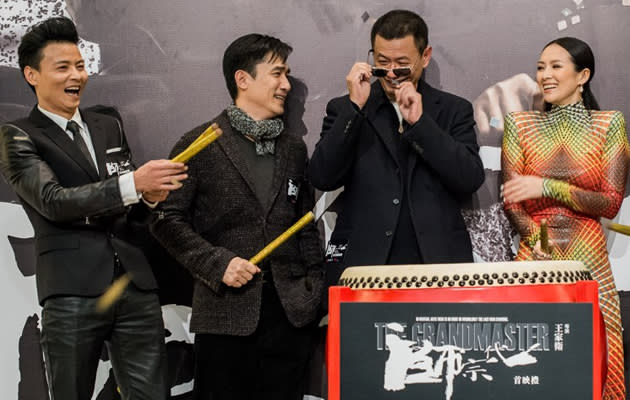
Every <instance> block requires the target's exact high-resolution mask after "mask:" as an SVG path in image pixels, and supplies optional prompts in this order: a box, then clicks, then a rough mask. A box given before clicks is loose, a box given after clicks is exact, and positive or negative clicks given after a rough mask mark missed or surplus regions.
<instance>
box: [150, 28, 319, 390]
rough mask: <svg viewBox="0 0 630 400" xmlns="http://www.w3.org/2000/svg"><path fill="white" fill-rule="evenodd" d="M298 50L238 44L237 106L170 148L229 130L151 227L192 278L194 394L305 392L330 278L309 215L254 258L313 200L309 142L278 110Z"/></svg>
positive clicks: (232, 54) (232, 83) (193, 164)
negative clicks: (214, 129) (258, 258)
mask: <svg viewBox="0 0 630 400" xmlns="http://www.w3.org/2000/svg"><path fill="white" fill-rule="evenodd" d="M291 51H292V49H291V47H290V46H289V45H288V44H286V43H284V42H282V41H280V40H279V39H276V38H273V37H270V36H265V35H260V34H249V35H245V36H242V37H240V38H238V39H236V40H235V41H234V42H232V44H230V45H229V46H228V48H227V49H226V51H225V54H224V57H223V74H224V76H225V81H226V84H227V86H228V90H229V92H230V95H231V97H232V99H233V100H234V104H232V105H230V106H228V107H227V109H226V110H224V111H223V112H222V113H221V114H219V115H218V116H217V117H216V118H214V119H213V120H212V121H209V122H206V123H204V124H202V125H200V126H198V127H197V128H195V129H193V130H192V131H190V132H188V133H186V134H185V135H184V136H183V137H182V138H181V139H180V141H179V142H178V143H177V144H176V145H175V148H174V149H173V154H175V153H177V152H179V151H181V150H182V149H184V148H185V147H186V146H188V145H189V144H190V143H192V142H193V141H194V140H195V139H196V138H197V137H198V136H199V134H201V133H202V132H203V131H204V130H205V129H206V128H207V127H208V126H210V124H212V123H213V122H216V123H217V124H218V125H219V126H220V127H221V129H222V130H223V134H222V135H221V137H219V139H217V141H216V143H213V144H211V145H210V146H209V147H207V148H205V149H204V150H202V151H201V152H200V153H199V154H198V155H197V156H195V158H193V159H192V160H191V161H190V162H189V164H188V165H189V168H190V169H189V175H190V178H189V179H188V180H187V181H186V182H185V183H184V186H183V187H182V189H180V190H179V191H177V192H176V193H173V195H172V196H170V197H169V198H168V200H167V201H166V202H164V203H163V204H162V205H161V207H162V217H161V218H159V219H158V220H157V221H156V222H155V223H154V224H153V226H152V229H153V234H154V235H155V237H156V238H157V239H158V240H159V241H160V242H161V243H162V245H164V247H165V248H166V249H167V250H168V251H169V252H170V253H171V254H172V255H173V256H174V257H175V258H176V259H177V261H179V263H180V264H181V265H182V266H184V267H185V268H186V269H188V270H189V271H190V273H191V275H192V276H193V278H194V279H195V288H194V295H193V305H192V316H191V321H190V329H191V331H192V332H194V333H195V363H196V366H195V383H194V390H193V392H194V396H195V398H199V399H202V398H203V399H206V398H212V399H217V400H221V399H229V400H240V399H253V398H260V399H274V400H275V399H278V400H283V399H286V400H293V399H301V398H302V393H303V388H302V382H303V380H302V378H303V374H304V372H305V368H306V362H307V358H308V354H309V352H310V347H311V346H310V344H311V342H312V337H313V334H314V328H315V326H314V324H315V319H316V317H317V312H318V310H319V308H320V300H321V296H322V288H323V284H324V277H323V273H322V249H321V244H320V241H319V236H318V232H317V229H316V227H315V225H314V224H313V223H309V224H308V225H307V226H306V227H304V228H303V229H302V230H301V231H299V232H298V233H296V234H295V235H294V236H293V237H291V238H290V239H289V240H288V241H287V242H285V243H284V244H282V245H281V246H280V247H279V248H278V249H277V250H275V251H274V252H273V253H272V254H271V255H270V256H268V257H267V258H266V259H265V260H264V261H263V262H262V263H259V264H258V265H254V264H252V263H251V262H249V261H248V260H249V259H250V258H251V257H253V256H254V255H255V254H256V253H257V252H258V251H259V250H261V249H262V248H263V247H264V246H265V245H266V244H267V243H269V242H271V241H272V240H273V239H275V238H276V237H277V236H279V235H280V234H282V233H283V232H284V231H285V230H286V229H287V228H289V227H290V226H291V225H292V224H293V223H294V222H296V221H297V220H298V219H299V218H300V217H301V216H302V215H304V214H305V213H306V212H308V211H310V210H311V208H312V207H313V203H314V198H313V191H312V189H311V188H310V187H309V184H308V182H307V181H306V180H305V177H304V175H305V168H306V162H307V153H306V145H305V144H304V142H303V141H302V139H301V138H300V137H299V136H297V135H295V134H292V133H291V132H288V131H287V130H286V129H285V128H284V125H283V122H282V120H281V118H280V117H281V115H282V114H283V113H284V106H285V100H286V98H287V95H288V93H289V90H291V84H290V82H289V80H288V73H289V66H288V65H287V58H288V56H289V54H290V53H291Z"/></svg>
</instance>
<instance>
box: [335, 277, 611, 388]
mask: <svg viewBox="0 0 630 400" xmlns="http://www.w3.org/2000/svg"><path fill="white" fill-rule="evenodd" d="M553 286H555V285H553ZM343 289H346V288H343ZM350 292H353V293H355V294H356V293H358V292H367V293H369V292H372V293H374V292H378V291H361V290H359V291H349V292H348V293H350ZM378 296H379V297H382V295H381V294H378ZM333 297H334V296H333ZM357 297H361V298H360V299H359V300H358V301H341V302H340V303H339V304H338V308H337V307H333V309H331V316H332V314H334V313H336V312H337V311H338V312H339V315H338V319H337V318H336V317H334V318H331V331H329V333H331V334H332V335H331V337H330V338H329V339H330V340H331V342H329V345H330V346H331V347H332V349H333V352H337V351H338V358H337V357H336V356H335V355H333V354H331V353H329V361H330V365H329V367H330V368H332V370H334V371H333V373H332V374H331V375H332V378H333V379H338V384H337V383H332V382H331V384H330V386H329V387H330V388H331V390H332V391H331V393H330V394H331V396H330V399H336V398H339V399H343V400H350V399H367V398H369V399H375V400H380V399H383V400H389V399H392V400H404V399H442V400H466V399H497V400H498V399H501V400H504V399H507V398H509V399H510V400H530V399H537V400H543V399H561V398H570V399H584V400H588V399H593V398H594V393H595V391H596V390H601V383H600V382H599V381H598V379H593V377H594V376H598V377H599V375H600V372H601V371H600V369H599V368H598V367H596V364H597V362H599V361H600V359H601V357H600V356H599V354H600V353H601V351H599V350H598V351H595V352H594V346H596V347H597V348H599V349H601V346H600V344H601V343H600V338H599V337H598V338H595V339H594V336H598V335H594V333H595V332H596V331H598V329H599V328H598V327H597V325H598V324H599V323H600V321H598V319H597V318H594V315H595V314H594V308H595V311H596V312H599V311H598V309H597V305H596V303H590V302H570V301H569V302H567V301H566V299H564V300H565V301H563V302H553V301H552V302H527V300H526V299H524V300H522V301H521V302H496V301H495V302H453V299H451V300H446V301H445V302H439V301H438V302H414V301H381V300H374V301H370V300H371V299H370V298H369V297H370V296H369V294H368V295H363V296H357ZM455 297H457V296H455ZM337 323H338V325H337ZM337 328H338V335H337ZM594 328H595V329H594ZM337 345H338V347H337ZM604 354H605V353H604ZM331 355H332V357H331ZM337 362H338V364H337ZM337 367H338V371H337V370H336V368H337ZM336 372H338V373H336ZM337 393H338V395H337Z"/></svg>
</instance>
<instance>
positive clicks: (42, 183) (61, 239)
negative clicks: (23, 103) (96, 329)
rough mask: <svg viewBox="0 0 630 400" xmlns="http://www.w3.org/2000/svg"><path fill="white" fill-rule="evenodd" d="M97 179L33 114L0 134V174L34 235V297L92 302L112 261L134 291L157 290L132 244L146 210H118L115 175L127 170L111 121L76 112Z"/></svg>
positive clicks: (54, 129)
mask: <svg viewBox="0 0 630 400" xmlns="http://www.w3.org/2000/svg"><path fill="white" fill-rule="evenodd" d="M81 117H82V119H83V121H84V122H85V123H86V124H87V125H88V128H89V130H90V136H91V138H92V142H93V145H94V150H95V153H96V158H97V161H98V169H99V171H98V172H97V171H96V170H95V169H94V168H93V167H91V165H90V163H89V162H88V160H87V159H86V158H85V157H84V155H83V154H82V153H81V152H80V150H79V149H78V147H77V146H76V145H75V143H74V142H73V141H72V140H71V139H70V138H69V137H68V135H67V134H66V133H65V132H64V131H63V130H62V129H61V128H59V126H58V125H56V124H55V123H54V122H53V121H52V120H51V119H50V118H48V117H46V116H45V115H43V114H42V113H41V112H40V111H39V110H38V109H37V107H35V108H33V110H32V112H31V113H30V115H29V116H28V117H27V118H24V119H21V120H17V121H13V122H10V123H8V124H5V125H2V126H1V127H0V171H1V172H2V175H3V177H4V178H5V179H6V181H7V182H8V183H9V184H10V185H11V187H12V188H13V189H14V190H15V191H16V193H17V195H18V197H19V198H20V200H21V202H22V204H23V206H24V209H25V211H26V214H27V215H28V217H29V219H30V221H31V223H32V225H33V228H34V230H35V247H36V252H37V272H36V279H37V293H38V297H39V301H40V303H42V304H43V302H44V301H45V300H46V298H48V297H49V296H53V295H55V296H56V295H74V296H98V295H100V294H102V293H103V292H104V290H105V289H106V288H107V287H108V286H109V284H111V282H112V278H113V274H114V255H115V254H118V257H119V258H120V260H121V262H122V264H123V267H124V268H125V270H127V271H128V272H130V273H131V276H132V280H133V282H134V283H135V284H136V286H138V287H139V288H140V289H146V290H149V289H155V288H156V287H157V285H156V283H155V279H154V277H153V273H152V272H151V269H150V267H149V264H148V262H147V260H146V258H145V256H144V253H143V252H142V250H141V249H140V248H139V245H138V244H139V242H138V241H137V240H138V239H137V238H138V237H139V234H140V233H141V231H142V225H143V224H146V223H147V222H148V220H149V218H150V215H151V213H150V211H149V210H148V208H147V207H146V206H145V205H144V204H142V203H139V204H136V205H134V206H132V207H125V206H124V205H123V201H122V198H121V194H120V189H119V185H118V175H119V174H122V173H125V172H129V171H131V170H132V169H133V165H132V162H131V153H130V151H129V148H128V146H127V141H126V139H125V135H124V132H123V129H122V126H121V124H120V123H119V122H118V120H117V119H115V118H112V117H109V116H106V115H102V114H97V113H93V112H89V111H84V110H82V111H81Z"/></svg>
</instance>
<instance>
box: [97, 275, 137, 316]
mask: <svg viewBox="0 0 630 400" xmlns="http://www.w3.org/2000/svg"><path fill="white" fill-rule="evenodd" d="M129 282H131V277H130V276H129V274H128V273H126V274H123V275H121V276H120V278H118V279H116V280H115V281H114V282H112V284H111V285H110V286H109V287H108V288H107V290H106V291H105V293H103V294H102V295H101V297H99V298H98V301H97V302H96V311H97V312H99V313H104V312H105V311H107V310H108V309H109V308H110V307H111V306H113V305H114V303H115V302H116V301H117V300H118V299H119V298H120V296H122V294H123V292H124V291H125V289H126V288H127V285H129Z"/></svg>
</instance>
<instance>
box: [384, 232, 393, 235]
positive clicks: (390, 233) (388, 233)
mask: <svg viewBox="0 0 630 400" xmlns="http://www.w3.org/2000/svg"><path fill="white" fill-rule="evenodd" d="M393 234H394V232H392V231H385V236H391V235H393Z"/></svg>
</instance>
